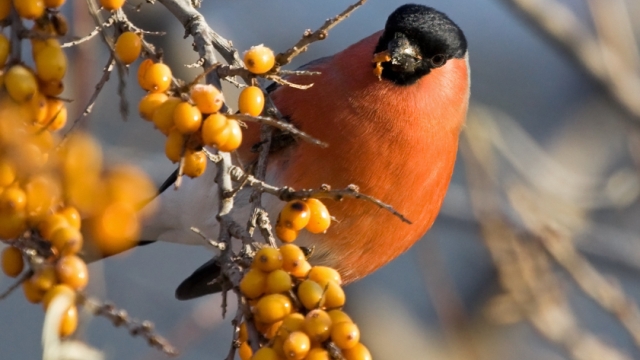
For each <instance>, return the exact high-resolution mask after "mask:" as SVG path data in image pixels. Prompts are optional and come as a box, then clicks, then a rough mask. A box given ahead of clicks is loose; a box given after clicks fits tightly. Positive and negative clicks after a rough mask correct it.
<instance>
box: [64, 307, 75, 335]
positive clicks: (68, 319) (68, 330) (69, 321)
mask: <svg viewBox="0 0 640 360" xmlns="http://www.w3.org/2000/svg"><path fill="white" fill-rule="evenodd" d="M77 328H78V308H76V306H75V305H71V307H69V310H67V311H66V312H65V313H64V315H63V316H62V320H61V321H60V336H61V337H67V336H69V335H71V334H73V333H74V332H75V331H76V329H77Z"/></svg>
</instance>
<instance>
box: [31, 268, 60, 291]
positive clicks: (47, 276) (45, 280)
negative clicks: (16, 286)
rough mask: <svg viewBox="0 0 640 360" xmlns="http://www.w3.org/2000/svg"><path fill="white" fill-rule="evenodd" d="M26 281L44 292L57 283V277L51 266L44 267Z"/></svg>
mask: <svg viewBox="0 0 640 360" xmlns="http://www.w3.org/2000/svg"><path fill="white" fill-rule="evenodd" d="M28 281H31V283H32V284H33V286H35V287H36V288H38V289H40V290H42V291H43V292H44V291H48V290H49V289H51V288H52V287H54V286H55V285H56V284H57V283H58V275H57V274H56V270H55V269H54V268H53V266H45V267H43V268H41V269H40V270H38V272H36V273H35V274H34V275H33V276H32V277H31V279H29V280H28Z"/></svg>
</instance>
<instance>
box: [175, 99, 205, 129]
mask: <svg viewBox="0 0 640 360" xmlns="http://www.w3.org/2000/svg"><path fill="white" fill-rule="evenodd" d="M173 123H174V124H175V126H176V129H178V130H180V132H181V133H183V134H185V135H187V134H192V133H194V132H196V131H198V130H199V129H200V125H202V113H201V112H200V110H198V108H197V107H195V106H193V105H191V104H189V103H188V102H184V101H183V102H181V103H179V104H178V105H176V108H175V109H174V110H173Z"/></svg>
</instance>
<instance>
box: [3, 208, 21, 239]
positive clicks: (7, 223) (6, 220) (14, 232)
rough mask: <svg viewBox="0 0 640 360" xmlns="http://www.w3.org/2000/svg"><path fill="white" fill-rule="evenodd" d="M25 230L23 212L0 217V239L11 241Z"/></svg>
mask: <svg viewBox="0 0 640 360" xmlns="http://www.w3.org/2000/svg"><path fill="white" fill-rule="evenodd" d="M26 230H27V217H26V216H25V213H24V212H23V211H17V212H15V211H12V212H10V213H8V214H2V215H0V239H4V240H11V239H15V238H17V237H18V236H20V235H22V234H23V233H24V232H25V231H26Z"/></svg>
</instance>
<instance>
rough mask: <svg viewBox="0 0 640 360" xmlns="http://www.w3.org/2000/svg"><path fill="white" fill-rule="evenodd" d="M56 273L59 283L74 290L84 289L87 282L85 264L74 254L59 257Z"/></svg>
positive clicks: (87, 275) (87, 271) (87, 272)
mask: <svg viewBox="0 0 640 360" xmlns="http://www.w3.org/2000/svg"><path fill="white" fill-rule="evenodd" d="M56 274H57V275H58V279H60V282H61V283H63V284H67V285H69V286H70V287H71V288H72V289H75V290H82V289H84V288H85V287H86V286H87V283H88V282H89V270H88V269H87V264H85V262H84V261H83V260H82V259H80V258H79V257H77V256H75V255H66V256H63V257H61V258H60V259H59V260H58V263H57V264H56Z"/></svg>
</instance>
